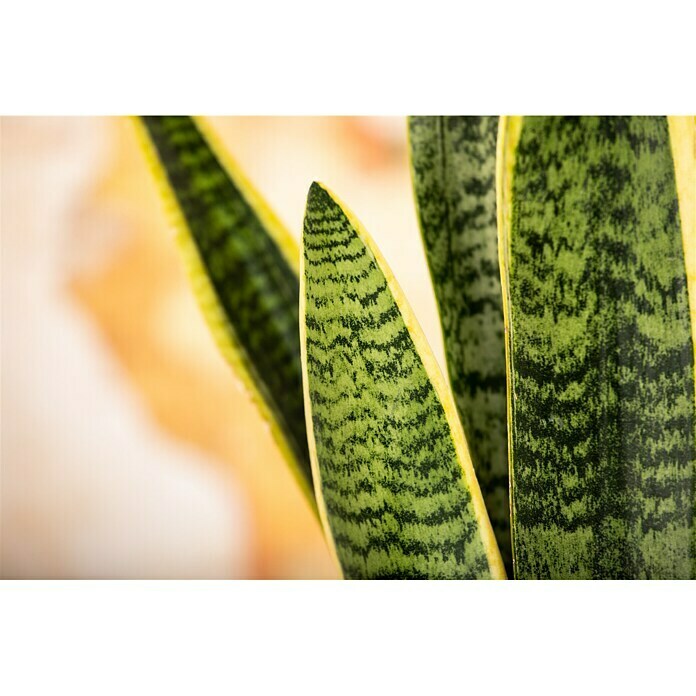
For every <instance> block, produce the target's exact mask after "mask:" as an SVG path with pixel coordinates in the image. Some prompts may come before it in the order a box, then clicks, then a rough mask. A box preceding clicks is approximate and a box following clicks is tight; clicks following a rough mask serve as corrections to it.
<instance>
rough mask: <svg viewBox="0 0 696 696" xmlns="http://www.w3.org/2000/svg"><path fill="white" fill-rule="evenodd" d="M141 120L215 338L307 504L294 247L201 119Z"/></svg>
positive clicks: (308, 470) (307, 471) (307, 467)
mask: <svg viewBox="0 0 696 696" xmlns="http://www.w3.org/2000/svg"><path fill="white" fill-rule="evenodd" d="M141 120H142V123H143V124H144V126H145V131H146V135H147V141H146V142H147V144H148V146H149V147H150V149H151V150H153V152H154V158H153V164H154V166H155V171H156V174H157V176H158V178H159V180H160V184H161V187H162V190H163V194H164V196H165V198H166V199H167V200H169V201H170V203H172V205H171V208H172V212H173V213H174V217H175V220H176V222H177V226H178V228H179V241H180V244H181V248H182V250H183V252H184V255H185V259H186V261H187V265H188V271H189V275H190V277H191V280H192V283H193V286H194V290H195V291H196V295H197V299H198V301H199V303H200V305H201V307H202V309H203V312H204V314H205V316H206V319H207V320H208V323H209V325H210V327H211V329H212V331H213V334H214V336H215V339H216V341H217V343H218V346H219V347H220V349H221V350H222V352H223V354H224V355H225V357H226V358H227V359H228V361H229V362H230V363H231V364H232V365H233V367H234V368H235V370H236V371H237V373H238V374H239V375H240V376H241V377H242V379H243V380H244V382H245V384H246V386H247V387H248V388H249V391H250V393H251V394H252V396H254V397H255V400H256V403H257V405H258V406H259V408H260V410H261V412H262V413H263V415H264V416H265V417H266V418H267V420H268V421H269V423H270V426H271V430H272V433H273V435H274V437H275V439H276V441H277V442H278V444H279V446H280V448H281V450H282V451H283V453H284V455H285V456H286V458H287V460H288V462H289V463H290V465H291V468H292V470H293V472H294V474H295V476H296V478H297V480H298V482H299V483H300V486H301V487H302V488H303V490H304V491H305V493H306V495H307V497H308V499H309V500H310V504H311V505H312V506H314V505H315V503H314V498H313V493H312V475H311V467H310V462H309V452H308V449H307V437H306V428H305V421H304V400H303V395H302V370H301V362H300V342H299V341H300V339H299V309H298V299H299V278H298V275H297V267H298V263H299V250H298V249H297V247H296V245H295V244H294V242H293V241H292V239H291V238H290V236H289V234H288V233H287V232H286V231H285V229H284V228H283V227H282V225H281V224H280V222H279V221H278V220H277V218H276V217H275V216H274V215H273V213H272V212H271V211H270V209H269V208H268V206H267V205H266V204H265V203H264V202H263V200H262V199H261V197H260V196H259V195H258V193H257V192H256V191H255V190H254V189H253V188H252V187H251V185H250V184H249V182H248V181H247V180H246V178H245V177H244V176H243V174H242V173H241V171H239V168H238V167H237V166H236V165H235V164H234V162H232V161H231V159H229V158H228V159H227V160H225V161H224V163H223V162H222V161H221V158H222V157H223V154H222V153H221V152H216V149H214V147H213V143H212V142H211V136H209V135H207V134H205V133H204V132H203V130H202V127H201V125H200V124H199V123H197V122H196V121H195V120H194V119H191V118H189V117H184V116H171V117H170V116H166V117H159V116H158V117H143V118H142V119H141ZM218 150H219V148H218ZM230 417H231V418H233V417H234V414H230Z"/></svg>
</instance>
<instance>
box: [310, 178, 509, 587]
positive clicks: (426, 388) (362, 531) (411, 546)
mask: <svg viewBox="0 0 696 696" xmlns="http://www.w3.org/2000/svg"><path fill="white" fill-rule="evenodd" d="M301 280H302V284H303V291H302V295H301V297H302V300H301V302H302V306H301V307H302V308H301V321H302V331H303V334H304V339H303V368H304V370H305V398H306V403H307V413H308V416H309V415H310V414H311V418H308V434H309V443H310V453H311V457H312V465H313V467H314V476H315V490H316V495H317V501H318V503H319V508H320V514H321V515H322V518H323V521H324V525H325V530H326V532H327V536H328V537H329V538H330V540H331V542H332V544H333V546H334V550H335V553H336V555H337V558H338V561H339V563H340V565H341V567H342V570H343V573H344V575H345V576H346V577H348V578H489V577H504V573H505V571H504V568H503V565H502V561H501V559H500V555H499V551H498V549H497V546H496V543H495V538H494V536H493V531H492V529H491V527H490V523H489V521H488V517H487V514H486V511H485V506H484V504H483V500H482V498H481V494H480V491H479V488H478V483H477V482H476V477H475V475H474V472H473V467H472V465H471V461H470V458H469V454H468V451H467V449H466V443H465V441H464V435H463V432H462V431H461V426H460V425H459V421H458V418H457V415H456V410H455V406H454V401H453V399H452V397H451V395H450V394H449V392H448V391H447V387H446V385H445V383H444V380H443V378H442V375H441V374H440V373H439V371H438V368H437V365H436V363H435V360H434V358H433V357H432V354H431V353H430V350H429V348H428V346H427V344H426V342H425V339H424V337H423V335H422V332H421V331H420V329H419V327H418V325H417V323H416V322H415V319H414V317H413V315H412V313H411V311H410V309H409V308H408V305H407V304H406V302H405V300H404V298H403V296H402V294H401V291H400V290H399V289H398V286H397V285H396V282H395V280H394V278H393V276H392V275H391V272H390V271H389V269H388V267H387V266H386V263H385V262H384V260H383V259H382V258H381V256H380V255H379V252H378V250H377V249H376V247H375V246H374V244H373V242H372V241H371V240H370V238H369V236H368V235H367V233H366V231H365V230H364V229H363V228H362V226H361V225H360V223H358V222H357V220H356V219H355V218H354V217H353V216H352V215H351V213H350V212H349V211H347V210H346V209H345V208H344V207H343V206H342V205H341V204H340V203H339V202H338V201H337V200H336V198H335V196H333V195H332V194H331V193H329V192H328V191H327V190H326V189H325V188H323V187H322V186H321V185H319V184H313V185H312V187H311V189H310V192H309V196H308V200H307V211H306V215H305V224H304V258H303V270H302V272H301Z"/></svg>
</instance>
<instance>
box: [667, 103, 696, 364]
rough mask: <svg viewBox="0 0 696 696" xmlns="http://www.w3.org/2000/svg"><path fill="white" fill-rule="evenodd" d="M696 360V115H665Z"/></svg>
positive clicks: (695, 360)
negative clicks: (670, 149) (670, 147)
mask: <svg viewBox="0 0 696 696" xmlns="http://www.w3.org/2000/svg"><path fill="white" fill-rule="evenodd" d="M667 123H668V124H669V138H670V143H671V145H672V159H673V160H674V173H675V176H676V180H677V197H678V198H679V218H680V223H681V230H682V241H683V242H684V262H685V264H686V280H687V289H688V295H689V308H690V312H691V337H692V342H693V348H694V362H695V363H696V117H694V116H668V117H667Z"/></svg>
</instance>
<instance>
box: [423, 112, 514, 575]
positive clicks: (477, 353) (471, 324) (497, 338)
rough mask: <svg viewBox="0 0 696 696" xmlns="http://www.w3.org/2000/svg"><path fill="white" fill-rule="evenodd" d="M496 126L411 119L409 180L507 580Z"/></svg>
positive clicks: (494, 122) (471, 119) (489, 120)
mask: <svg viewBox="0 0 696 696" xmlns="http://www.w3.org/2000/svg"><path fill="white" fill-rule="evenodd" d="M497 135H498V117H497V116H412V117H410V118H409V140H410V146H411V170H412V176H413V188H414V192H415V197H416V203H417V208H418V217H419V222H420V228H421V233H422V235H423V242H424V245H425V251H426V256H427V259H428V265H429V267H430V275H431V278H432V281H433V286H434V289H435V297H436V298H437V302H438V307H439V312H440V321H441V324H442V334H443V338H444V342H445V353H446V355H447V369H448V372H449V378H450V384H451V386H452V391H453V392H454V397H455V400H456V402H457V408H458V411H459V416H460V418H461V421H462V425H463V426H464V432H465V433H466V436H467V440H468V442H469V447H470V449H471V458H472V459H473V462H474V469H475V470H476V476H477V478H478V480H479V483H480V484H481V491H482V493H483V497H484V500H485V501H486V507H487V508H488V514H489V515H490V518H491V523H492V524H493V529H494V531H495V535H496V538H497V540H498V546H499V547H500V551H501V553H502V556H503V560H504V561H505V566H506V568H507V569H508V572H512V550H511V545H510V544H511V542H510V499H509V495H508V489H509V476H508V456H507V405H506V396H505V389H506V386H505V338H504V335H503V332H504V325H503V306H502V304H503V298H502V292H501V288H500V268H499V265H498V227H497V222H496V196H495V156H496V141H497Z"/></svg>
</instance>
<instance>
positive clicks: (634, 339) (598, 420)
mask: <svg viewBox="0 0 696 696" xmlns="http://www.w3.org/2000/svg"><path fill="white" fill-rule="evenodd" d="M680 123H681V122H680ZM681 125H682V126H683V123H681ZM673 130H674V129H673V128H672V127H671V124H668V120H667V119H665V118H658V117H630V118H626V117H619V118H598V117H592V118H590V117H582V118H567V117H566V118H558V117H554V118H550V117H543V118H527V117H525V118H524V119H521V118H509V119H504V120H503V122H502V123H501V129H500V137H499V163H498V165H499V170H498V195H499V204H498V211H499V215H500V222H501V224H500V234H501V236H500V242H499V244H500V253H501V268H502V276H503V289H504V307H505V313H506V326H507V341H508V343H507V356H508V370H509V380H510V381H509V419H510V420H509V432H510V438H511V448H510V458H511V469H510V470H511V483H512V493H511V495H512V529H513V552H514V559H515V574H516V576H517V577H520V578H535V577H540V578H690V577H694V575H695V574H696V528H695V526H694V521H695V520H694V512H695V507H696V401H695V396H694V345H693V338H692V331H693V327H692V324H691V319H690V310H689V293H688V290H687V275H688V274H687V267H686V262H685V253H684V250H685V243H686V246H687V248H688V247H689V246H691V247H692V248H691V251H690V252H689V254H690V255H691V257H692V258H693V246H692V245H693V244H694V240H695V237H694V231H693V222H694V221H693V197H694V194H695V193H696V185H695V183H694V178H693V172H694V167H693V157H694V150H693V122H692V123H691V139H690V142H691V149H690V150H689V147H688V145H687V146H686V147H685V145H684V144H685V142H687V141H688V140H689V138H688V137H686V138H683V137H682V138H681V139H679V138H677V139H676V140H675V139H674V138H672V139H671V138H670V131H673ZM688 131H689V127H688V125H687V127H686V132H687V136H688ZM675 162H676V164H677V167H676V169H677V171H678V172H682V173H681V174H680V175H679V179H680V181H677V179H676V178H675ZM682 170H684V171H686V176H684V173H683V171H682ZM689 171H690V172H691V174H689ZM689 179H690V182H689ZM678 190H679V196H678V194H677V191H678ZM689 208H690V210H691V212H689ZM691 269H692V272H693V261H692V262H691ZM693 299H694V298H693V297H692V301H693Z"/></svg>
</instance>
